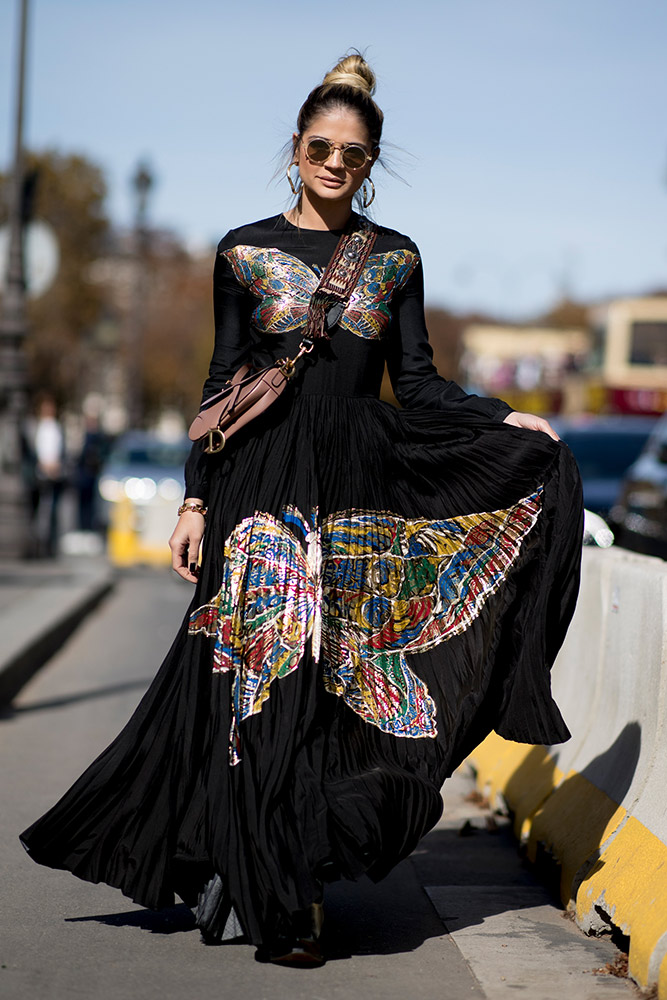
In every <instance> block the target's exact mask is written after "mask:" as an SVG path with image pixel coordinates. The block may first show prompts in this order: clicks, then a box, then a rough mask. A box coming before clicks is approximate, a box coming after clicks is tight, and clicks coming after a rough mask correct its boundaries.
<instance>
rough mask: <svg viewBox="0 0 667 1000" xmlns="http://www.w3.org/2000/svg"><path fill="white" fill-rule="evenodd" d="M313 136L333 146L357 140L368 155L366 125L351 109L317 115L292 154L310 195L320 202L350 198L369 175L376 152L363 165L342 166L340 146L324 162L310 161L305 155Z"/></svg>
mask: <svg viewBox="0 0 667 1000" xmlns="http://www.w3.org/2000/svg"><path fill="white" fill-rule="evenodd" d="M315 138H318V139H329V141H330V142H332V143H334V144H335V145H336V146H341V145H343V144H345V143H356V144H357V145H359V146H363V147H364V149H365V150H366V152H367V153H369V154H371V153H373V151H372V149H371V143H370V139H369V136H368V130H367V128H366V126H365V125H364V123H363V122H362V121H361V119H360V118H359V116H358V115H356V114H355V113H354V112H353V111H348V110H343V109H340V110H338V111H332V112H330V113H328V114H325V115H319V116H318V117H317V118H314V119H313V121H312V122H311V123H310V125H309V126H308V128H307V129H306V131H305V133H304V135H303V136H302V137H301V140H302V141H300V142H299V144H298V147H297V149H296V151H295V155H294V162H296V163H297V165H298V167H299V173H300V175H301V180H302V182H303V185H304V188H305V189H306V191H307V192H308V194H309V195H311V196H315V198H319V199H321V200H323V201H351V200H352V197H353V195H355V194H356V192H357V191H358V190H359V188H360V187H361V185H362V184H363V183H364V181H365V179H366V178H367V177H368V176H370V172H371V167H372V166H373V163H374V162H375V160H376V159H377V152H376V153H373V158H372V159H371V160H368V161H367V162H366V163H365V164H364V165H363V166H361V167H357V168H354V169H350V168H349V167H346V166H345V164H344V163H343V159H342V156H341V150H340V149H335V150H334V151H333V153H332V154H331V156H330V157H329V159H328V160H327V161H326V163H313V162H311V161H310V160H309V159H308V156H307V155H306V146H307V144H308V142H309V141H310V140H311V139H315ZM294 140H295V142H296V141H297V140H298V136H296V135H295V136H294Z"/></svg>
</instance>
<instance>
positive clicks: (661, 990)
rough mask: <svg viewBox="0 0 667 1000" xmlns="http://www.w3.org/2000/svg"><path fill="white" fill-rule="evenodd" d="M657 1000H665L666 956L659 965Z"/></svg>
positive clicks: (666, 993) (666, 987)
mask: <svg viewBox="0 0 667 1000" xmlns="http://www.w3.org/2000/svg"><path fill="white" fill-rule="evenodd" d="M658 1000H667V955H665V957H664V958H663V960H662V962H661V963H660V977H659V979H658Z"/></svg>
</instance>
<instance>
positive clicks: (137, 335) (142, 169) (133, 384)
mask: <svg viewBox="0 0 667 1000" xmlns="http://www.w3.org/2000/svg"><path fill="white" fill-rule="evenodd" d="M132 186H133V188H134V191H135V194H136V199H137V201H136V214H135V222H134V287H133V290H132V291H133V294H132V302H131V305H130V323H129V326H130V329H129V334H130V336H129V364H128V412H129V417H130V426H131V427H141V425H142V423H143V419H144V389H143V368H144V326H145V322H146V295H147V292H148V289H147V280H146V279H147V274H146V268H147V256H148V225H147V219H148V194H149V192H150V189H151V188H152V186H153V176H152V174H151V172H150V171H149V169H148V167H147V166H146V165H145V164H139V166H138V167H137V172H136V174H135V175H134V177H133V178H132Z"/></svg>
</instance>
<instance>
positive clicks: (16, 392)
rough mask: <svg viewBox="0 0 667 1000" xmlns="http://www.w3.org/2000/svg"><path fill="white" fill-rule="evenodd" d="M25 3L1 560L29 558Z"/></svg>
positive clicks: (12, 195) (7, 311) (4, 384)
mask: <svg viewBox="0 0 667 1000" xmlns="http://www.w3.org/2000/svg"><path fill="white" fill-rule="evenodd" d="M27 27H28V0H21V13H20V28H19V50H18V66H17V83H16V106H15V127H14V161H13V167H12V174H11V181H10V185H9V257H8V263H7V283H6V289H5V294H4V296H3V303H2V316H1V317H0V558H5V559H19V558H22V557H23V556H25V555H26V554H27V551H28V540H29V529H30V516H29V509H28V488H27V484H26V481H25V476H24V469H23V467H24V457H23V451H24V449H23V443H22V442H23V429H24V422H25V417H26V402H27V369H26V360H25V352H24V341H25V337H26V333H27V319H26V294H25V268H24V258H23V213H22V204H21V202H22V196H23V182H24V176H25V164H24V153H23V106H24V94H25V68H26V40H27Z"/></svg>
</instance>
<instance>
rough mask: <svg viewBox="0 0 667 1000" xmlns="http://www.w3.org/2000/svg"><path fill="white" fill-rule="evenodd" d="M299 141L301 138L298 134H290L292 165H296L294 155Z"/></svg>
mask: <svg viewBox="0 0 667 1000" xmlns="http://www.w3.org/2000/svg"><path fill="white" fill-rule="evenodd" d="M300 139H301V136H300V135H299V133H298V132H292V157H293V159H292V162H293V163H297V162H298V161H297V159H296V154H297V149H298V148H299V140H300Z"/></svg>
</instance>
